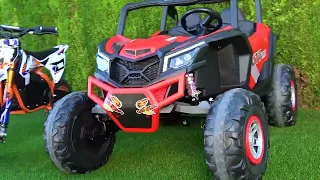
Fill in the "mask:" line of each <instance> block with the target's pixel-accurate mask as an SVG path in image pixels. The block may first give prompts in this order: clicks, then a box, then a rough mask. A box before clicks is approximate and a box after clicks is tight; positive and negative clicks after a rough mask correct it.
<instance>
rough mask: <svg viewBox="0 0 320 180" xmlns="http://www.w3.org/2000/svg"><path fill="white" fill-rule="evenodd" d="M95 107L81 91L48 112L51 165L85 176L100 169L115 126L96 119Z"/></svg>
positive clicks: (47, 128)
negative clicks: (93, 108)
mask: <svg viewBox="0 0 320 180" xmlns="http://www.w3.org/2000/svg"><path fill="white" fill-rule="evenodd" d="M94 105H95V104H94V103H93V102H92V101H91V100H90V99H89V98H88V96H87V95H86V93H85V92H74V93H70V94H68V95H67V96H65V97H63V98H62V99H61V100H59V101H58V102H57V103H56V104H55V106H54V107H53V108H52V110H51V111H50V114H49V115H48V118H47V124H46V128H45V132H46V139H47V147H48V152H49V154H50V158H51V160H52V161H53V163H54V164H55V165H56V166H57V167H58V168H59V169H60V170H62V171H63V172H65V173H86V172H89V171H92V170H95V169H98V168H99V167H101V166H103V165H104V164H105V163H106V162H107V161H108V159H109V157H110V155H111V154H112V151H113V147H114V144H115V125H114V124H113V122H112V121H102V120H101V119H97V118H96V117H95V116H94V115H93V114H92V113H91V109H92V107H93V106H94Z"/></svg>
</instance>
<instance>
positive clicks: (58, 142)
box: [45, 92, 115, 174]
mask: <svg viewBox="0 0 320 180" xmlns="http://www.w3.org/2000/svg"><path fill="white" fill-rule="evenodd" d="M87 101H89V98H88V96H87V95H86V92H72V93H70V94H68V95H66V96H65V97H63V98H62V99H61V100H59V101H58V102H57V103H56V104H55V108H53V109H52V110H51V112H50V113H49V115H48V123H47V125H46V130H45V131H46V133H47V142H48V150H49V154H50V157H51V159H52V161H53V162H54V164H55V165H56V166H57V167H58V168H59V169H60V170H61V171H63V172H65V173H73V174H75V173H87V172H90V171H93V170H96V169H98V168H99V167H101V166H103V165H104V164H106V163H107V161H108V159H109V156H110V155H111V154H112V151H113V146H114V144H115V136H113V137H112V138H111V144H110V147H111V148H108V151H107V152H106V153H105V154H104V156H105V157H102V158H101V159H99V162H96V161H95V162H96V163H93V162H91V165H90V167H89V168H82V167H78V166H77V164H75V163H74V160H73V159H72V157H71V155H70V153H69V151H68V148H67V146H66V142H65V141H64V136H65V134H66V132H67V127H68V125H69V121H70V118H72V117H73V116H72V114H71V112H72V111H73V109H74V108H76V105H77V104H79V103H82V102H84V103H86V102H87ZM48 137H52V138H48ZM52 144H53V145H52Z"/></svg>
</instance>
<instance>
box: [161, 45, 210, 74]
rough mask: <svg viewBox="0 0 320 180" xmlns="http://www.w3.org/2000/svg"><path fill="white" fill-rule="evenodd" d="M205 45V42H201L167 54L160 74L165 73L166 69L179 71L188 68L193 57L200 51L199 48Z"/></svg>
mask: <svg viewBox="0 0 320 180" xmlns="http://www.w3.org/2000/svg"><path fill="white" fill-rule="evenodd" d="M205 44H206V42H205V41H202V42H200V43H197V44H195V45H193V46H190V47H188V48H183V49H182V50H181V51H178V52H174V53H171V54H167V55H166V56H165V57H164V62H163V69H162V72H165V71H167V70H168V68H172V69H179V68H182V67H185V66H189V65H190V64H192V63H193V61H194V58H195V56H196V55H197V53H198V52H199V50H200V46H202V45H205Z"/></svg>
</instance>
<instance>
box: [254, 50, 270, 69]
mask: <svg viewBox="0 0 320 180" xmlns="http://www.w3.org/2000/svg"><path fill="white" fill-rule="evenodd" d="M266 56H267V50H266V49H264V50H263V51H262V50H261V49H259V50H258V51H257V52H255V53H254V54H253V56H252V65H256V64H258V63H259V62H260V61H262V60H263V59H264V58H265V57H266Z"/></svg>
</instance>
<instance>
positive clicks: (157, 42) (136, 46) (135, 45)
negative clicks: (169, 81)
mask: <svg viewBox="0 0 320 180" xmlns="http://www.w3.org/2000/svg"><path fill="white" fill-rule="evenodd" d="M188 39H189V37H185V36H177V37H171V36H168V35H158V36H151V37H149V38H148V39H135V40H131V39H128V38H125V37H123V36H120V35H117V36H115V37H112V38H111V39H110V40H109V41H108V42H107V44H106V51H107V52H109V53H113V50H112V45H113V44H114V43H116V42H118V43H121V44H122V45H123V47H122V49H121V51H120V52H119V55H120V56H123V57H127V58H130V59H139V58H142V57H145V56H148V55H150V54H153V53H155V52H156V51H157V50H158V49H160V48H162V47H165V46H167V45H169V44H171V43H173V42H184V41H186V40H188ZM141 49H151V51H149V52H148V53H145V54H140V55H136V56H135V55H131V54H128V53H126V50H141Z"/></svg>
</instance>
